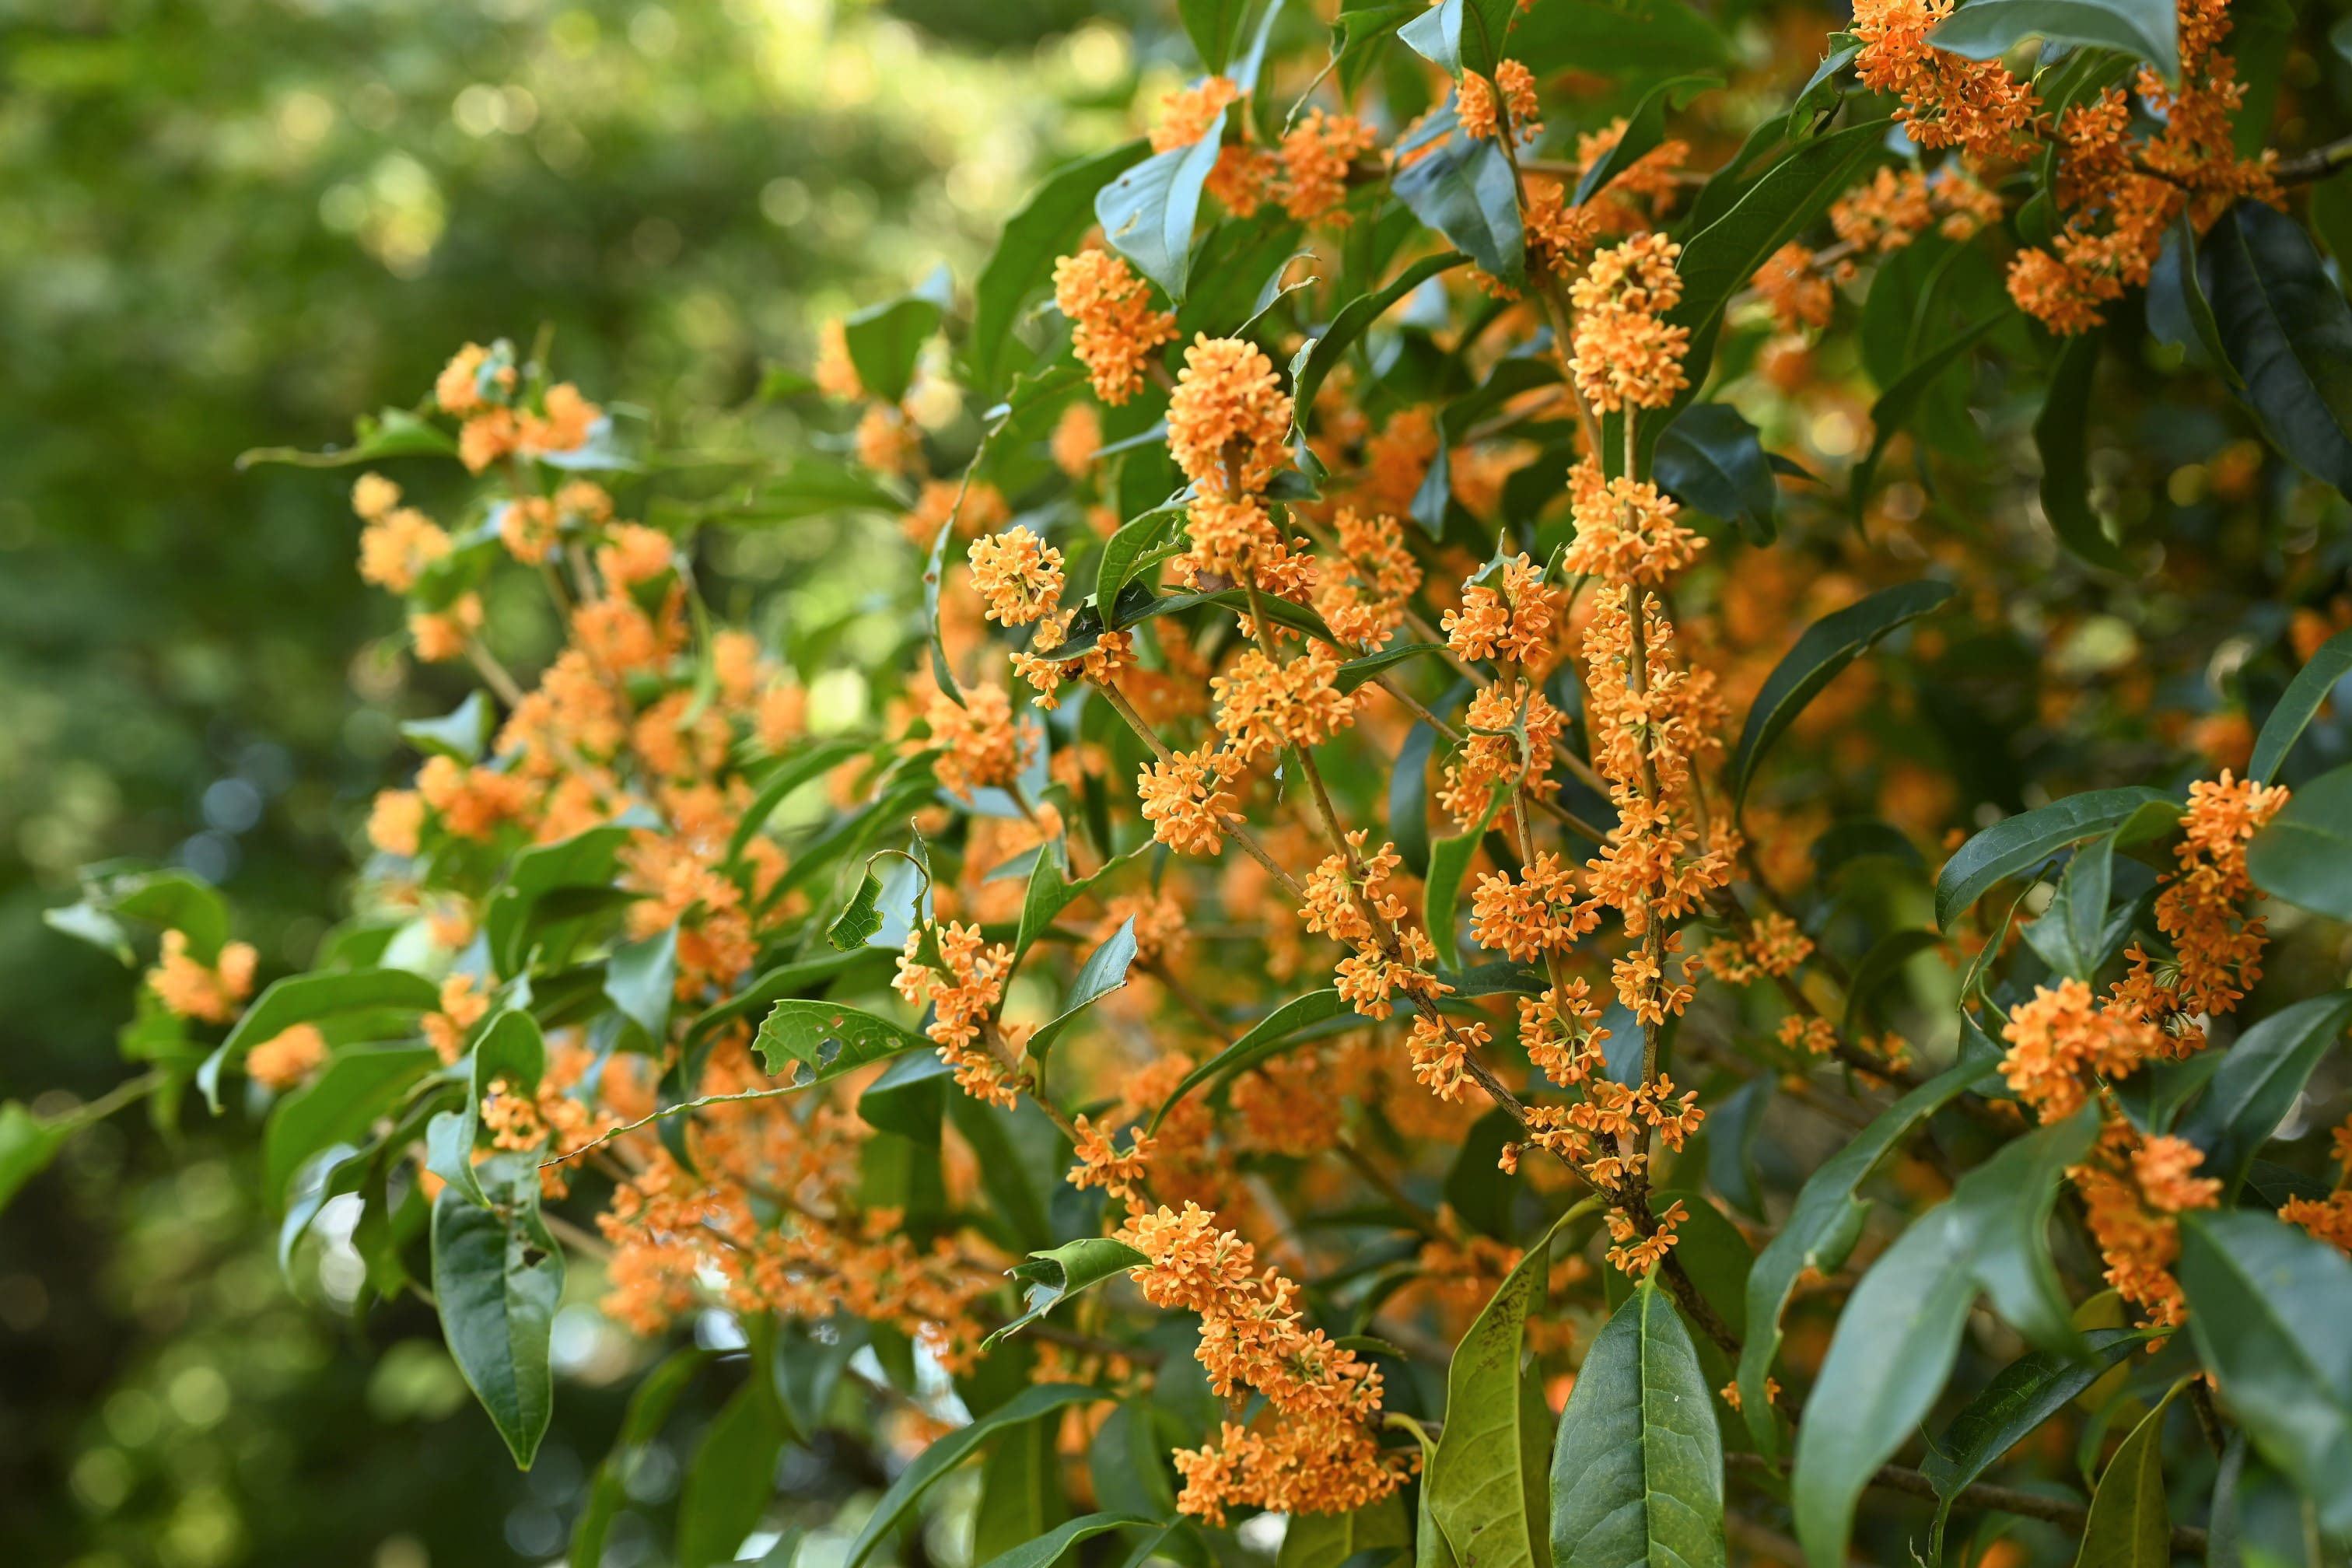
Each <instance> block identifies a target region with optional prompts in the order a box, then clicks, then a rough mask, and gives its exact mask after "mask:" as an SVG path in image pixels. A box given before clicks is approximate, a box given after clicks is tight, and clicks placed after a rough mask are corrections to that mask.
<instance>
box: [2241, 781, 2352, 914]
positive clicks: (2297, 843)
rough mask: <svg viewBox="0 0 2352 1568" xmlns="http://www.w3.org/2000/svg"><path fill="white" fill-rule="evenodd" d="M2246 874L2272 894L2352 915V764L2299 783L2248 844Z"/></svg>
mask: <svg viewBox="0 0 2352 1568" xmlns="http://www.w3.org/2000/svg"><path fill="white" fill-rule="evenodd" d="M2246 874H2247V875H2248V876H2250V877H2252V879H2254V885H2255V886H2256V887H2258V888H2260V889H2263V891H2264V892H2266V893H2268V894H2270V895H2271V896H2272V897H2273V898H2279V899H2284V900H2286V901H2287V902H2288V903H2290V904H2294V905H2297V906H2299V907H2301V908H2303V909H2306V910H2311V911H2313V912H2314V913H2315V914H2323V915H2328V916H2332V917H2333V918H2335V919H2336V920H2339V921H2341V920H2352V767H2342V768H2337V769H2336V770H2334V771H2333V772H2331V773H2322V774H2320V776H2319V777H2317V778H2315V779H2313V780H2312V781H2311V782H2309V783H2308V784H2302V785H2300V786H2298V787H2297V788H2296V790H2295V792H2294V795H2292V796H2290V797H2289V798H2288V800H2287V803H2286V805H2284V806H2282V807H2280V808H2279V814H2278V815H2277V816H2273V817H2272V818H2271V820H2270V826H2267V827H2264V828H2263V830H2262V831H2261V832H2260V833H2257V834H2255V835H2254V837H2253V838H2252V841H2251V842H2250V843H2248V844H2247V846H2246Z"/></svg>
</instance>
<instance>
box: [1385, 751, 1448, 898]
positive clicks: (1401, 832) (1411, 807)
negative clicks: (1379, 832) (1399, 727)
mask: <svg viewBox="0 0 2352 1568" xmlns="http://www.w3.org/2000/svg"><path fill="white" fill-rule="evenodd" d="M1436 749H1437V731H1434V730H1433V729H1431V728H1430V727H1429V722H1428V721H1426V720H1423V719H1416V720H1414V721H1413V724H1412V729H1411V730H1408V731H1405V737H1404V744H1403V745H1402V746H1400V747H1398V748H1397V759H1396V771H1395V772H1394V773H1391V774H1390V775H1389V838H1390V840H1391V842H1393V843H1394V844H1395V845H1396V848H1397V854H1398V855H1399V856H1401V857H1402V858H1403V860H1404V864H1405V868H1406V869H1407V870H1409V871H1411V872H1412V874H1413V875H1414V876H1416V877H1421V878H1423V879H1426V878H1427V877H1428V875H1429V757H1430V753H1431V752H1433V751H1435V750H1436Z"/></svg>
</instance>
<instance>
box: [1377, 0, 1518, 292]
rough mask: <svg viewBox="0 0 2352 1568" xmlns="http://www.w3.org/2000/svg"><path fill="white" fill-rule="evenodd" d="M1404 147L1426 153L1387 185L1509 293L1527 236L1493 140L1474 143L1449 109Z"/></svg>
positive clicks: (1513, 183) (1514, 186)
mask: <svg viewBox="0 0 2352 1568" xmlns="http://www.w3.org/2000/svg"><path fill="white" fill-rule="evenodd" d="M1450 3H1451V0H1449V4H1450ZM1408 31H1410V29H1408ZM1406 142H1407V144H1408V145H1407V146H1406V148H1405V150H1408V151H1409V150H1412V149H1414V148H1419V147H1423V146H1429V147H1430V150H1429V151H1428V152H1426V153H1423V154H1422V155H1421V157H1420V158H1419V159H1418V160H1417V161H1415V162H1414V163H1412V165H1411V166H1410V167H1408V168H1404V169H1402V170H1400V171H1399V172H1398V173H1397V174H1396V177H1395V178H1394V179H1392V180H1391V181H1390V183H1389V188H1390V190H1391V192H1393V193H1394V194H1395V196H1396V198H1397V200H1399V201H1401V202H1402V203H1403V204H1404V205H1406V206H1407V207H1408V208H1410V209H1411V210H1412V215H1413V216H1415V217H1417V218H1419V219H1421V221H1422V222H1423V223H1425V224H1427V225H1428V226H1430V227H1432V228H1433V229H1435V230H1437V231H1438V232H1439V233H1440V234H1442V235H1444V237H1446V238H1447V239H1449V240H1451V241H1453V242H1454V244H1455V245H1457V246H1459V247H1461V248H1463V249H1464V250H1465V251H1468V252H1469V253H1470V258H1471V259H1472V260H1473V261H1475V262H1476V263H1477V264H1478V266H1479V268H1481V269H1482V270H1484V271H1485V272H1486V274H1487V276H1489V277H1491V278H1495V279H1499V280H1500V281H1502V282H1503V283H1505V284H1506V285H1507V286H1509V287H1510V288H1513V289H1516V288H1517V287H1519V286H1520V285H1521V284H1522V283H1524V282H1526V281H1527V270H1528V258H1527V236H1526V234H1525V233H1524V232H1523V231H1522V230H1521V229H1520V227H1519V201H1518V182H1517V180H1516V179H1514V178H1513V177H1512V174H1511V164H1510V160H1509V159H1507V158H1506V157H1505V156H1504V155H1503V149H1502V147H1501V145H1500V144H1499V142H1497V141H1496V138H1494V137H1492V136H1489V137H1486V138H1485V139H1484V140H1480V141H1473V140H1471V139H1470V138H1469V137H1468V136H1466V135H1464V134H1462V133H1461V122H1460V121H1457V120H1456V119H1455V118H1454V106H1453V105H1452V104H1451V103H1450V102H1449V103H1448V104H1447V105H1446V106H1445V107H1444V109H1441V110H1438V111H1437V112H1436V113H1434V114H1432V115H1431V116H1430V117H1429V118H1428V119H1427V120H1425V121H1423V122H1422V124H1421V126H1420V128H1419V129H1418V130H1416V131H1414V132H1412V135H1411V136H1409V137H1407V138H1406ZM1431 143H1435V145H1434V146H1431V145H1430V144H1431Z"/></svg>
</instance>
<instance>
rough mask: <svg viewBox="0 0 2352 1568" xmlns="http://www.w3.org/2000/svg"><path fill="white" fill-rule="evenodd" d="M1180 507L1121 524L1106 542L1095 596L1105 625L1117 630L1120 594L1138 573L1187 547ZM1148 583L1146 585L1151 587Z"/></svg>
mask: <svg viewBox="0 0 2352 1568" xmlns="http://www.w3.org/2000/svg"><path fill="white" fill-rule="evenodd" d="M1180 513H1181V508H1178V507H1174V506H1166V507H1154V508H1152V509H1151V510H1150V511H1147V512H1145V513H1144V514H1143V515H1142V516H1141V517H1139V518H1135V519H1133V520H1131V521H1129V522H1127V523H1124V524H1122V525H1121V526H1120V528H1119V531H1118V532H1117V533H1114V534H1112V535H1111V536H1110V537H1109V538H1108V539H1107V540H1105V541H1104V542H1103V547H1102V556H1101V559H1100V561H1099V563H1097V566H1096V568H1095V591H1094V594H1093V596H1092V599H1093V604H1094V605H1095V608H1096V611H1097V613H1098V614H1099V615H1101V616H1103V621H1104V626H1106V627H1107V628H1109V629H1114V630H1115V629H1116V628H1117V625H1118V621H1117V615H1116V612H1117V610H1118V597H1119V594H1120V593H1121V591H1123V590H1124V589H1125V588H1126V587H1127V585H1128V584H1129V583H1131V582H1133V581H1135V579H1136V577H1137V575H1138V574H1140V573H1143V572H1147V571H1149V570H1150V569H1151V568H1152V567H1154V566H1157V565H1158V564H1159V563H1161V562H1162V561H1166V560H1168V559H1169V558H1170V557H1171V556H1173V555H1175V554H1177V553H1179V552H1181V551H1182V549H1183V548H1184V544H1183V534H1182V530H1181V527H1180V526H1179V523H1178V518H1179V515H1180ZM1151 586H1152V584H1150V583H1149V582H1147V583H1145V584H1144V587H1145V588H1146V589H1147V590H1149V589H1150V587H1151Z"/></svg>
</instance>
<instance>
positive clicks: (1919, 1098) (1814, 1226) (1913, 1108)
mask: <svg viewBox="0 0 2352 1568" xmlns="http://www.w3.org/2000/svg"><path fill="white" fill-rule="evenodd" d="M1986 1072H1987V1069H1986V1068H1984V1067H1983V1066H1981V1065H1979V1064H1973V1063H1964V1064H1962V1065H1961V1066H1958V1067H1955V1068H1948V1069H1947V1070H1946V1071H1944V1072H1942V1073H1940V1074H1938V1075H1937V1076H1936V1077H1935V1078H1932V1079H1928V1080H1927V1082H1926V1083H1923V1084H1921V1085H1920V1086H1919V1087H1918V1088H1916V1089H1913V1090H1911V1091H1910V1092H1909V1093H1908V1094H1906V1095H1905V1096H1904V1097H1903V1098H1902V1099H1900V1100H1896V1101H1895V1103H1894V1104H1893V1105H1890V1106H1888V1107H1887V1108H1886V1109H1885V1110H1883V1111H1881V1112H1880V1113H1879V1115H1878V1117H1877V1119H1876V1120H1875V1121H1872V1122H1871V1124H1870V1125H1869V1126H1868V1127H1865V1128H1864V1129H1863V1130H1862V1131H1861V1132H1860V1133H1858V1134H1856V1135H1855V1137H1854V1138H1853V1140H1852V1141H1851V1142H1848V1143H1847V1144H1846V1146H1845V1147H1844V1148H1843V1149H1841V1150H1839V1151H1838V1152H1836V1153H1834V1154H1832V1155H1831V1156H1830V1157H1829V1158H1828V1159H1827V1160H1826V1161H1824V1162H1822V1167H1821V1169H1819V1170H1817V1171H1815V1172H1814V1173H1812V1176H1811V1178H1810V1179H1809V1180H1808V1181H1807V1182H1806V1183H1805V1185H1804V1188H1803V1190H1802V1191H1801V1192H1800V1193H1798V1194H1797V1204H1796V1206H1795V1207H1794V1208H1793V1209H1791V1210H1790V1214H1789V1218H1788V1221H1787V1223H1785V1224H1783V1225H1782V1226H1780V1234H1779V1235H1777V1236H1775V1237H1773V1238H1772V1240H1771V1241H1770V1243H1769V1245H1767V1246H1766V1247H1765V1248H1764V1250H1763V1252H1762V1253H1761V1254H1760V1255H1759V1256H1758V1258H1757V1259H1756V1266H1755V1267H1754V1268H1751V1269H1749V1270H1748V1336H1747V1341H1746V1343H1745V1344H1744V1345H1743V1346H1742V1347H1741V1349H1740V1353H1739V1394H1740V1405H1739V1407H1740V1412H1741V1414H1742V1415H1744V1416H1745V1418H1746V1419H1747V1422H1748V1431H1749V1433H1750V1434H1752V1435H1753V1436H1754V1437H1755V1439H1756V1446H1757V1447H1759V1449H1761V1450H1762V1451H1763V1452H1765V1453H1766V1454H1774V1453H1778V1452H1779V1451H1780V1435H1779V1432H1778V1430H1777V1429H1776V1428H1775V1427H1774V1426H1773V1425H1772V1410H1771V1405H1770V1402H1769V1400H1767V1399H1766V1398H1765V1395H1764V1379H1765V1378H1766V1376H1768V1375H1769V1373H1770V1372H1771V1370H1772V1362H1773V1358H1774V1357H1776V1356H1777V1355H1779V1354H1780V1313H1781V1312H1782V1310H1784V1309H1786V1308H1787V1306H1788V1304H1789V1297H1790V1292H1792V1291H1793V1290H1794V1289H1796V1286H1797V1280H1798V1279H1799V1277H1800V1276H1801V1275H1802V1274H1803V1273H1804V1272H1805V1271H1806V1270H1807V1269H1809V1268H1810V1269H1818V1270H1820V1271H1821V1272H1822V1273H1823V1274H1834V1273H1836V1272H1837V1270H1838V1269H1839V1268H1841V1267H1843V1265H1844V1263H1845V1260H1846V1257H1847V1255H1848V1254H1849V1253H1851V1252H1852V1251H1853V1244H1854V1242H1855V1240H1856V1239H1857V1238H1858V1237H1860V1236H1861V1235H1862V1223H1863V1221H1864V1219H1865V1218H1867V1217H1868V1216H1869V1214H1870V1205H1868V1204H1867V1203H1865V1202H1864V1201H1862V1200H1861V1199H1859V1198H1857V1197H1856V1196H1855V1195H1854V1194H1855V1193H1856V1191H1857V1190H1858V1189H1859V1188H1860V1187H1861V1185H1862V1184H1863V1183H1864V1181H1865V1180H1867V1179H1868V1177H1869V1175H1870V1173H1871V1171H1872V1170H1873V1169H1874V1168H1875V1167H1876V1165H1877V1164H1878V1163H1879V1162H1880V1161H1881V1160H1883V1159H1885V1157H1886V1153H1887V1151H1889V1150H1890V1149H1893V1148H1894V1147H1895V1145H1896V1144H1897V1143H1900V1142H1903V1140H1904V1139H1906V1138H1907V1137H1909V1136H1910V1134H1911V1130H1912V1129H1913V1128H1915V1127H1916V1126H1918V1125H1919V1124H1920V1123H1921V1122H1923V1121H1926V1120H1927V1118H1928V1117H1929V1116H1930V1115H1932V1114H1933V1113H1934V1112H1936V1111H1937V1110H1941V1109H1942V1108H1943V1107H1944V1106H1946V1105H1948V1104H1949V1103H1951V1101H1953V1100H1956V1099H1958V1097H1959V1095H1960V1093H1961V1091H1962V1090H1963V1089H1968V1088H1969V1086H1970V1085H1971V1084H1973V1083H1975V1082H1977V1081H1978V1080H1979V1079H1983V1078H1984V1077H1985V1076H1986Z"/></svg>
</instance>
